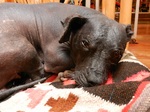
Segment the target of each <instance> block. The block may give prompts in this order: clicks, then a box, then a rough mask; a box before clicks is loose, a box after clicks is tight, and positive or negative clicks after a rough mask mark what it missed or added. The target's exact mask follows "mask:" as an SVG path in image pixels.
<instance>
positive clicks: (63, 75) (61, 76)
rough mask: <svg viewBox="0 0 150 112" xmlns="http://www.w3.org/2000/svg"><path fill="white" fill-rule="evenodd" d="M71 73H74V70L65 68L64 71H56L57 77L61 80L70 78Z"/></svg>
mask: <svg viewBox="0 0 150 112" xmlns="http://www.w3.org/2000/svg"><path fill="white" fill-rule="evenodd" d="M71 74H74V70H65V71H64V72H60V73H58V77H59V79H60V80H61V81H66V80H70V79H72V75H71Z"/></svg>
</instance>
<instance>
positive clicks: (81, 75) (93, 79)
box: [74, 69, 107, 86]
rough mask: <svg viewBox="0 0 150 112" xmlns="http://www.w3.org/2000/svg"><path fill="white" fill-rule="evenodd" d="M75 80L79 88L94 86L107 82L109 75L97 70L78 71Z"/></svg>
mask: <svg viewBox="0 0 150 112" xmlns="http://www.w3.org/2000/svg"><path fill="white" fill-rule="evenodd" d="M74 79H75V80H76V82H77V84H78V85H79V86H94V85H98V84H102V83H104V82H105V81H106V79H107V75H106V74H104V73H103V72H102V71H100V70H97V69H86V70H82V71H78V72H77V71H76V72H75V76H74Z"/></svg>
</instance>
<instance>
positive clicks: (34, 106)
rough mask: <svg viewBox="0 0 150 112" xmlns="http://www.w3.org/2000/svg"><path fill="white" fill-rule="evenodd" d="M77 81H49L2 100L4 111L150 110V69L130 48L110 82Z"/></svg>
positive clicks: (2, 110)
mask: <svg viewBox="0 0 150 112" xmlns="http://www.w3.org/2000/svg"><path fill="white" fill-rule="evenodd" d="M72 82H74V81H72V80H69V82H61V81H57V75H53V76H51V77H50V78H48V79H47V81H46V82H45V83H42V84H37V85H35V87H33V88H28V89H27V90H24V91H20V92H18V93H16V94H15V95H13V96H12V97H10V98H9V99H7V100H6V101H3V102H1V103H0V112H150V71H149V69H148V68H147V67H146V66H144V65H143V64H142V63H141V62H140V61H138V60H137V59H136V58H135V56H134V55H133V54H132V53H131V52H129V51H126V52H125V53H124V55H123V57H122V59H121V61H120V62H119V63H118V66H117V69H116V71H115V72H114V73H109V78H108V80H107V82H106V83H105V84H103V85H98V86H93V87H82V88H77V87H75V86H74V83H72Z"/></svg>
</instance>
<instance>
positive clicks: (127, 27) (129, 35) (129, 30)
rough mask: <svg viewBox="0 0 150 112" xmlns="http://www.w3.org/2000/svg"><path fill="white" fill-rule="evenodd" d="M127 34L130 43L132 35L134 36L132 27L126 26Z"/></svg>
mask: <svg viewBox="0 0 150 112" xmlns="http://www.w3.org/2000/svg"><path fill="white" fill-rule="evenodd" d="M126 33H127V37H128V41H129V40H130V39H131V37H132V35H133V34H134V33H133V31H132V29H131V25H127V26H126Z"/></svg>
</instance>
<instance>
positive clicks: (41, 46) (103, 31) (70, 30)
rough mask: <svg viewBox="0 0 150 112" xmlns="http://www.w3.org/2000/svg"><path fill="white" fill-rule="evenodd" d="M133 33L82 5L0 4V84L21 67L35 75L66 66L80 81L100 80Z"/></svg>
mask: <svg viewBox="0 0 150 112" xmlns="http://www.w3.org/2000/svg"><path fill="white" fill-rule="evenodd" d="M132 34H133V32H132V31H131V26H129V25H128V26H125V25H122V24H119V23H118V22H116V21H114V20H111V19H108V18H107V17H106V16H104V15H103V14H101V13H100V12H98V11H95V10H93V9H90V8H85V7H82V6H73V5H66V4H61V3H48V4H38V5H25V4H15V3H4V4H0V43H1V44H0V78H1V81H0V88H3V87H4V86H5V85H6V84H7V83H8V82H10V81H11V80H13V79H16V78H18V77H22V75H21V74H22V73H26V74H28V76H29V77H30V78H31V79H32V80H37V79H40V78H41V77H43V76H44V75H45V74H46V73H59V72H62V71H64V70H66V69H71V68H75V71H74V72H73V73H71V74H69V75H68V76H67V77H69V78H72V79H74V80H75V81H76V83H77V84H78V85H79V86H92V85H95V84H102V83H103V82H105V81H106V80H107V74H108V72H109V71H110V69H111V67H112V66H113V65H116V64H117V63H118V61H119V60H120V59H121V57H122V54H123V52H124V50H125V48H126V43H127V42H128V41H129V40H130V38H131V36H132ZM63 77H65V76H63Z"/></svg>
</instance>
